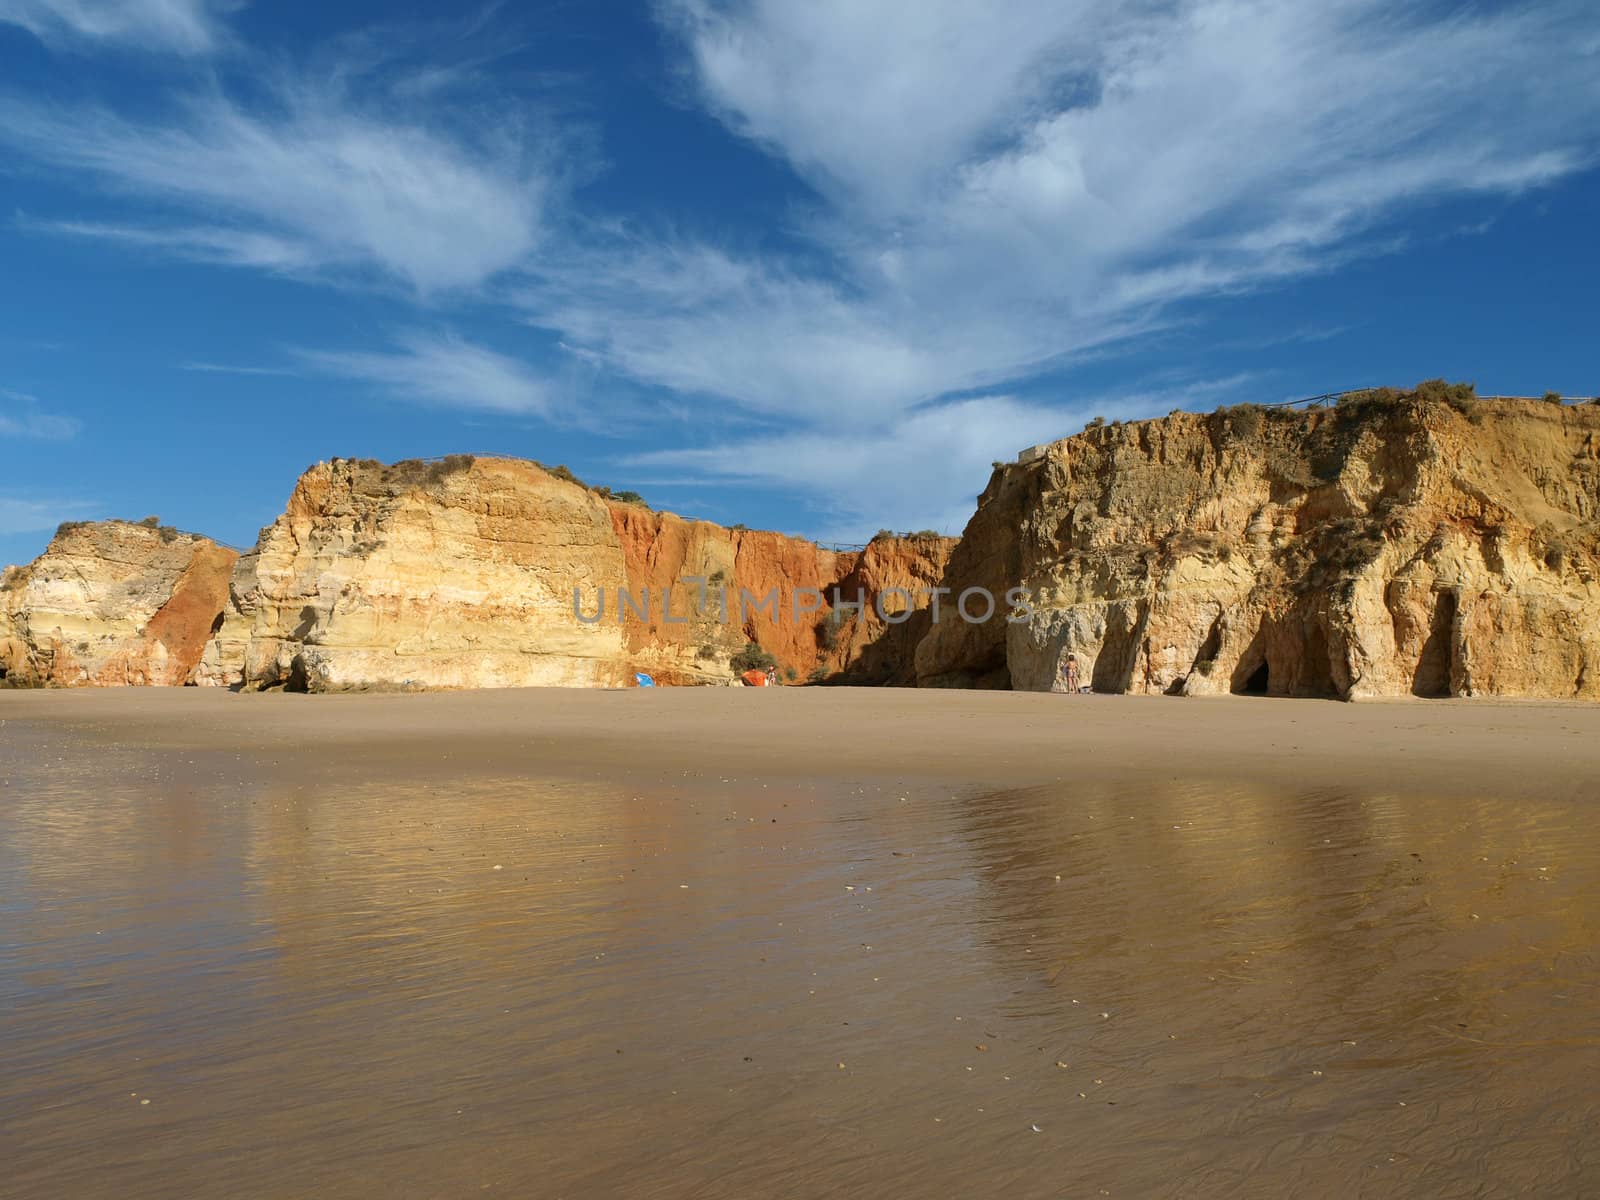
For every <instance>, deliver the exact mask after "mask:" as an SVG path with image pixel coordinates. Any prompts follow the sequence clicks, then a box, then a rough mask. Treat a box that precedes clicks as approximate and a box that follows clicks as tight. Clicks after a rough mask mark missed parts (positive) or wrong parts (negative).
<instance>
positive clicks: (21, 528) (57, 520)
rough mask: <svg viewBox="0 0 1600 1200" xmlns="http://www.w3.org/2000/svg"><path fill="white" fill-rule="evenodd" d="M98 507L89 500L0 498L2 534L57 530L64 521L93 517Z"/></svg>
mask: <svg viewBox="0 0 1600 1200" xmlns="http://www.w3.org/2000/svg"><path fill="white" fill-rule="evenodd" d="M97 507H98V506H97V505H96V504H94V503H93V502H92V501H88V500H67V499H56V498H45V499H34V498H24V497H19V496H0V534H13V533H38V532H39V531H41V530H45V529H54V528H55V527H56V526H57V525H59V524H61V522H63V521H75V520H79V519H81V518H84V517H87V516H89V515H90V514H92V513H93V512H94V511H95V509H96V508H97Z"/></svg>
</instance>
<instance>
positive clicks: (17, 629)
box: [0, 521, 238, 687]
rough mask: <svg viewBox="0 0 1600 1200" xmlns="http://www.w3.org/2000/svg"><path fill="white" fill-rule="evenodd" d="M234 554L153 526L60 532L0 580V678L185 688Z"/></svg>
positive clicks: (122, 524)
mask: <svg viewBox="0 0 1600 1200" xmlns="http://www.w3.org/2000/svg"><path fill="white" fill-rule="evenodd" d="M237 557H238V556H237V554H236V553H235V552H234V551H232V550H229V549H227V548H226V547H224V546H219V545H217V544H216V543H215V542H212V541H210V540H209V539H207V538H203V537H198V536H196V535H194V534H189V533H179V532H177V531H175V530H172V529H164V528H158V527H156V526H155V525H154V524H153V523H145V524H132V523H129V522H126V521H96V522H89V523H78V524H71V525H63V526H62V527H61V528H60V530H58V531H57V533H56V536H55V537H54V538H53V539H52V540H51V542H50V545H49V546H48V548H46V550H45V552H44V553H43V554H41V555H40V556H39V557H38V558H37V559H35V560H34V561H33V562H32V563H30V564H29V565H28V566H25V567H13V568H10V569H9V570H8V571H7V572H6V574H5V577H4V579H3V580H0V677H3V678H4V680H5V681H6V683H8V684H12V685H17V684H21V685H24V686H57V687H75V686H85V685H87V686H106V685H119V684H155V685H168V686H171V685H178V684H183V683H186V682H189V681H190V679H191V676H192V674H193V672H194V670H195V668H196V666H197V665H198V663H199V661H200V657H201V652H202V650H203V649H204V647H205V644H206V639H207V638H208V637H210V636H211V633H212V630H213V626H214V625H215V623H216V622H217V621H218V620H219V619H220V617H221V615H222V611H223V607H224V605H225V602H226V600H227V595H228V578H229V573H230V571H231V570H232V568H233V563H234V559H235V558H237Z"/></svg>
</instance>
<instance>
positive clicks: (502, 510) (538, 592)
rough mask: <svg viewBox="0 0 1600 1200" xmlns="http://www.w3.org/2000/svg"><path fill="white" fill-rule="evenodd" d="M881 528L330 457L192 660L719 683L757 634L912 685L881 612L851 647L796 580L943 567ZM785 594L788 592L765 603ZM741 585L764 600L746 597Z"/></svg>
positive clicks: (300, 677)
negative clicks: (798, 597)
mask: <svg viewBox="0 0 1600 1200" xmlns="http://www.w3.org/2000/svg"><path fill="white" fill-rule="evenodd" d="M883 541H884V542H885V545H884V546H882V547H881V548H880V549H878V550H874V549H873V548H869V550H868V551H867V552H866V553H864V554H861V555H856V554H840V553H835V552H832V551H829V550H824V549H821V548H819V547H818V546H816V545H815V544H813V543H811V542H807V541H803V540H801V539H797V538H789V537H784V536H783V535H781V534H776V533H767V532H757V531H750V530H735V529H725V528H723V527H721V526H718V525H714V524H711V523H709V522H705V521H689V520H685V519H683V518H681V517H678V516H675V515H673V514H671V513H660V512H654V511H652V510H650V509H648V508H646V507H644V506H643V505H638V504H626V503H622V502H621V501H617V500H613V499H610V498H608V497H606V496H605V495H603V494H601V493H599V492H596V491H594V490H591V489H589V488H586V487H584V486H583V485H581V484H579V483H577V482H575V481H573V480H571V479H570V478H563V477H561V476H560V475H559V474H553V473H551V472H549V471H546V470H545V469H543V468H541V467H540V466H539V465H537V464H535V463H531V462H526V461H522V460H516V459H492V458H491V459H471V458H466V457H464V456H463V457H459V458H455V459H447V460H443V461H440V462H438V463H434V464H432V465H429V464H424V463H402V464H397V465H394V466H384V465H382V464H379V463H374V462H366V461H361V462H358V461H354V460H349V459H337V460H334V461H333V462H331V463H320V464H318V465H317V466H315V467H312V468H311V469H310V470H308V471H307V472H306V473H305V474H304V475H303V476H302V477H301V478H300V480H299V482H298V484H297V485H296V487H295V489H294V493H293V494H292V495H291V497H290V499H289V503H288V506H287V508H286V510H285V512H284V514H283V515H282V516H281V517H279V518H278V520H277V521H276V522H274V523H273V524H272V525H270V526H268V527H267V528H266V529H264V530H263V531H262V533H261V537H260V539H259V540H258V542H257V544H256V547H255V549H254V550H253V551H252V552H251V553H250V554H248V555H246V556H244V557H243V558H241V559H240V560H239V563H238V566H237V568H236V569H235V572H234V576H233V580H232V588H231V598H230V601H229V604H228V606H227V614H226V617H225V619H224V620H223V622H222V624H221V626H220V628H219V629H218V630H217V632H216V635H215V637H213V638H212V640H211V643H210V644H209V646H208V647H207V649H206V653H205V658H204V661H203V663H202V665H201V667H200V668H199V670H198V671H197V673H196V676H197V679H198V681H199V682H202V683H208V684H216V685H224V686H243V687H249V688H261V687H277V686H283V687H289V688H304V689H308V690H313V691H324V690H338V689H350V688H374V687H380V688H381V687H401V688H404V687H425V688H450V687H507V686H530V685H567V686H618V685H624V684H626V683H628V682H630V681H631V678H632V675H633V673H634V672H635V671H646V672H649V673H651V674H652V675H654V676H656V677H657V678H658V679H659V680H660V681H661V682H662V683H669V684H690V683H724V682H727V681H729V680H730V679H731V678H732V677H733V671H732V669H731V667H730V658H731V657H732V656H733V655H734V654H736V653H737V652H738V651H740V650H741V649H743V648H744V646H745V644H746V642H747V641H756V642H758V643H759V644H760V645H761V646H762V648H763V649H765V650H767V651H768V652H769V653H771V654H772V655H773V656H774V657H775V658H776V659H777V661H778V664H779V667H780V669H781V670H782V671H783V672H784V673H785V674H786V675H789V676H790V677H792V678H796V679H799V678H808V677H810V676H812V675H813V674H814V673H816V672H818V671H819V670H820V671H821V672H822V673H823V674H832V673H836V672H838V671H840V670H843V669H845V668H847V667H849V666H850V665H852V664H853V663H854V662H855V661H856V660H857V658H858V657H860V656H861V655H862V654H864V653H867V652H869V651H870V653H871V654H872V655H874V656H876V657H875V661H879V660H881V661H882V662H884V663H887V664H888V665H887V666H880V667H878V668H875V669H878V670H880V671H882V672H883V673H884V674H885V675H886V676H887V675H891V674H892V675H896V676H897V677H898V678H899V679H901V680H902V681H907V682H908V681H909V680H910V678H911V654H912V649H913V643H912V642H910V641H906V640H904V639H902V640H901V641H899V642H898V643H896V644H894V645H884V646H878V645H876V644H875V638H876V637H877V635H878V634H881V633H882V632H883V631H884V626H883V624H882V623H881V622H877V620H876V618H875V617H874V616H872V615H870V613H869V615H868V616H867V617H865V618H863V619H861V620H860V621H859V622H858V624H859V625H860V630H859V632H858V635H857V636H856V637H854V638H853V639H851V640H850V641H849V642H848V644H845V645H841V644H839V643H838V642H837V640H835V639H830V637H829V635H828V633H827V632H826V628H827V621H828V612H827V609H826V607H824V608H821V609H818V610H816V611H812V612H801V613H800V614H799V616H798V618H796V617H795V612H796V610H795V608H794V606H793V597H794V595H795V594H796V593H797V592H799V591H802V590H803V589H817V590H819V591H822V592H824V593H825V594H828V593H831V591H832V589H833V588H834V586H835V585H839V584H842V583H843V581H844V580H846V579H847V578H850V579H851V580H852V581H853V582H855V583H859V584H860V586H861V587H862V588H863V590H864V591H866V593H867V594H866V595H865V597H864V599H865V601H866V603H867V604H868V605H869V606H870V604H871V603H872V601H873V599H874V598H875V597H876V594H877V593H876V590H875V589H876V587H877V586H879V583H880V581H879V578H878V576H877V575H874V574H871V573H869V574H868V576H863V577H860V578H857V576H858V575H859V574H860V573H859V571H858V565H859V564H860V563H862V562H867V561H875V560H877V559H879V558H886V559H888V560H891V561H898V560H904V561H905V562H906V563H908V564H909V563H915V564H918V565H916V566H906V567H905V568H904V569H903V571H902V573H903V574H907V576H908V577H910V576H912V575H914V576H915V577H917V578H929V579H933V578H937V577H938V575H939V574H940V573H941V571H942V569H943V566H944V561H945V558H946V556H947V554H948V550H949V547H950V544H951V543H949V542H948V541H947V540H945V539H934V540H933V541H932V542H927V543H924V542H917V541H915V540H910V541H905V542H902V541H900V540H899V539H883ZM877 545H878V544H877V543H874V546H875V547H876V546H877ZM891 547H892V548H891ZM696 581H704V582H703V584H702V583H699V582H696ZM702 587H703V588H704V589H705V595H704V597H703V598H702V595H701V589H702ZM574 589H576V590H577V593H578V597H577V605H576V608H575V604H574ZM624 589H626V590H627V592H628V595H629V598H630V600H631V601H632V603H631V604H624V603H623V602H622V598H621V595H620V593H621V591H622V590H624ZM646 590H648V603H647V604H646V603H645V597H646ZM774 591H776V593H777V607H776V608H774V607H772V606H770V605H768V606H761V605H760V604H759V601H761V600H762V599H764V598H765V597H767V596H768V595H769V593H772V592H774ZM744 592H748V593H749V595H750V597H751V598H752V601H753V603H752V604H751V605H749V606H746V607H741V605H740V597H741V593H744ZM721 594H726V597H727V598H726V606H725V607H724V603H723V602H722V600H721ZM851 594H852V592H851V591H849V590H847V591H846V595H851ZM602 595H603V596H604V600H603V601H602V599H601V597H602ZM669 595H670V596H671V600H672V608H671V611H670V612H667V611H665V610H664V609H663V604H664V603H665V601H666V599H667V597H668V596H669ZM602 603H603V608H602V607H601V605H602ZM808 604H809V601H803V603H802V607H806V606H807V605H808ZM580 614H582V615H581V616H580ZM724 614H725V615H724ZM589 618H594V619H589ZM835 625H837V622H835Z"/></svg>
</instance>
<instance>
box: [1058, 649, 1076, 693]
mask: <svg viewBox="0 0 1600 1200" xmlns="http://www.w3.org/2000/svg"><path fill="white" fill-rule="evenodd" d="M1062 670H1063V672H1064V673H1065V675H1066V680H1065V682H1066V685H1067V695H1069V696H1076V695H1077V694H1078V686H1079V682H1078V656H1077V655H1075V654H1069V655H1067V664H1066V666H1065V667H1063V668H1062Z"/></svg>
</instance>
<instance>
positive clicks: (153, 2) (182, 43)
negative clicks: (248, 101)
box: [0, 0, 238, 55]
mask: <svg viewBox="0 0 1600 1200" xmlns="http://www.w3.org/2000/svg"><path fill="white" fill-rule="evenodd" d="M236 7H238V5H237V4H235V3H229V2H227V0H222V2H218V0H0V22H5V23H10V24H13V25H20V26H22V27H23V28H24V29H26V30H28V31H29V32H30V33H32V34H33V35H34V36H35V37H37V38H38V39H39V40H40V41H42V42H45V43H47V44H49V45H62V44H66V45H72V44H94V43H116V44H125V45H128V46H131V47H134V48H137V49H141V50H165V51H173V52H176V53H179V54H188V55H199V54H208V53H210V52H212V51H214V50H215V49H217V47H218V46H219V45H220V44H221V43H222V41H223V40H224V34H223V30H222V27H221V17H222V16H223V15H224V14H225V13H227V12H228V11H230V10H231V9H233V8H236Z"/></svg>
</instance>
